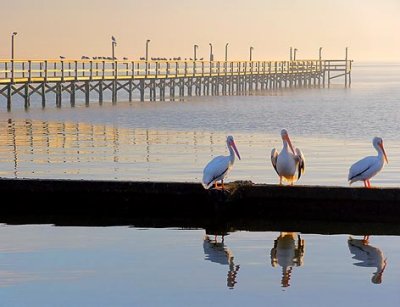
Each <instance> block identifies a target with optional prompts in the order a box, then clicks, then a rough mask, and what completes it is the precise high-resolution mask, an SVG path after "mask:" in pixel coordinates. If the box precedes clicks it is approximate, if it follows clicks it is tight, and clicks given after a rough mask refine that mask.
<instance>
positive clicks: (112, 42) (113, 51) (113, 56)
mask: <svg viewBox="0 0 400 307" xmlns="http://www.w3.org/2000/svg"><path fill="white" fill-rule="evenodd" d="M111 46H112V59H113V60H115V46H117V40H116V39H115V37H114V36H111Z"/></svg>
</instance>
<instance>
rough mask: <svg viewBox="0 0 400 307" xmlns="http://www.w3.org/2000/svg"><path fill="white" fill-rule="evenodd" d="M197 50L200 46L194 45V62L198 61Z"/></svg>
mask: <svg viewBox="0 0 400 307" xmlns="http://www.w3.org/2000/svg"><path fill="white" fill-rule="evenodd" d="M197 48H199V46H198V45H194V46H193V52H194V55H193V56H194V60H195V61H196V60H197V55H196V50H197Z"/></svg>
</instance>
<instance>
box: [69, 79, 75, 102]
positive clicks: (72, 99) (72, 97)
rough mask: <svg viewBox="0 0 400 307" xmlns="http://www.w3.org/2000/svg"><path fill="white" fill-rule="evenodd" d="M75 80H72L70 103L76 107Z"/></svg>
mask: <svg viewBox="0 0 400 307" xmlns="http://www.w3.org/2000/svg"><path fill="white" fill-rule="evenodd" d="M75 91H76V89H75V82H71V93H70V104H71V107H75Z"/></svg>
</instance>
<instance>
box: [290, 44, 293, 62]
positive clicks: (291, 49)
mask: <svg viewBox="0 0 400 307" xmlns="http://www.w3.org/2000/svg"><path fill="white" fill-rule="evenodd" d="M292 60H293V47H290V61H292Z"/></svg>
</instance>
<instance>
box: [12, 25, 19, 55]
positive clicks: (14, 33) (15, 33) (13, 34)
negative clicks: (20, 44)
mask: <svg viewBox="0 0 400 307" xmlns="http://www.w3.org/2000/svg"><path fill="white" fill-rule="evenodd" d="M17 34H18V33H17V32H13V33H12V35H11V60H14V36H15V35H17Z"/></svg>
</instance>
